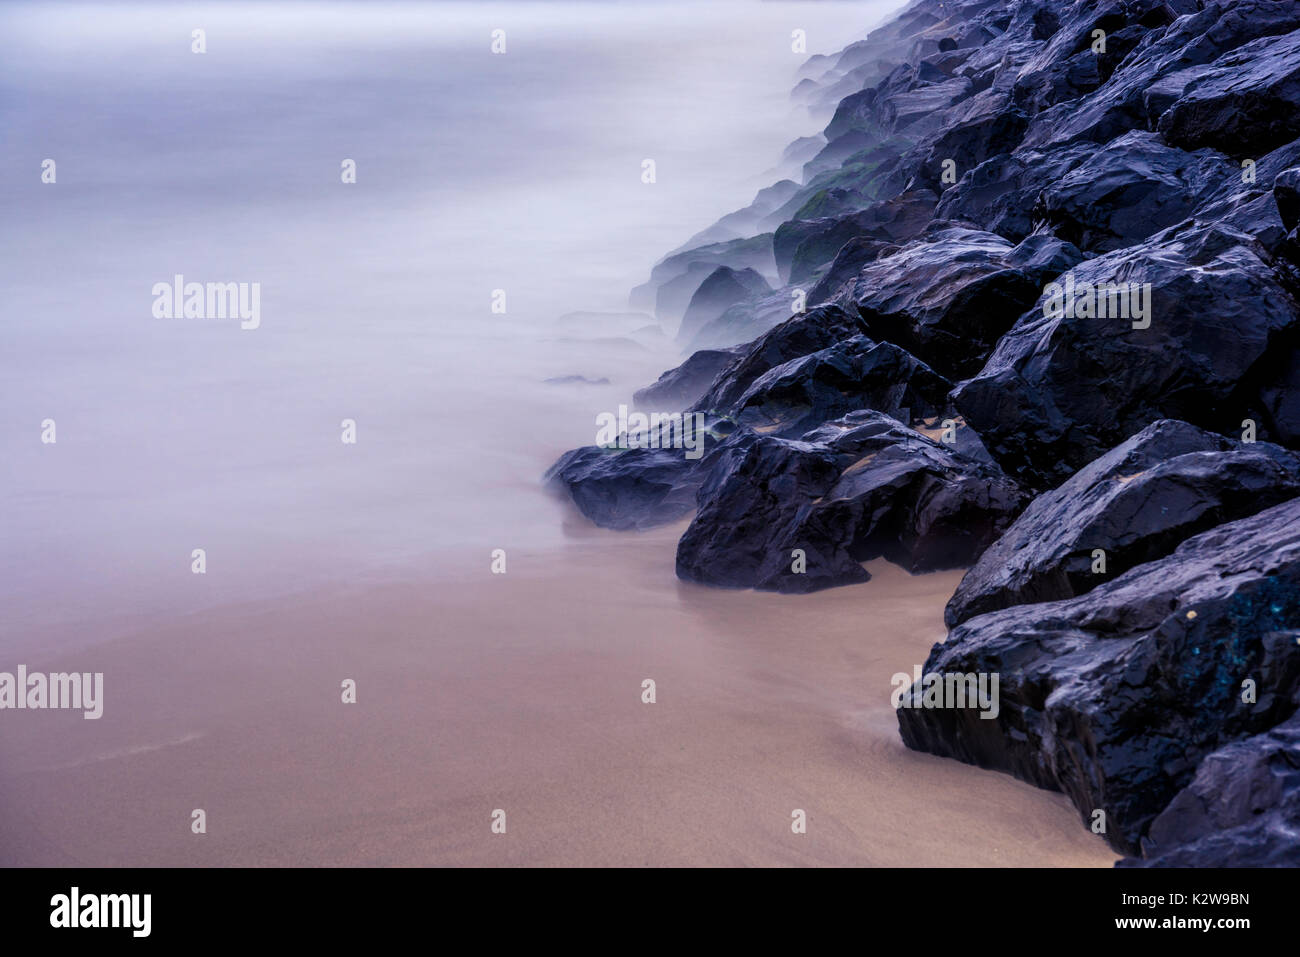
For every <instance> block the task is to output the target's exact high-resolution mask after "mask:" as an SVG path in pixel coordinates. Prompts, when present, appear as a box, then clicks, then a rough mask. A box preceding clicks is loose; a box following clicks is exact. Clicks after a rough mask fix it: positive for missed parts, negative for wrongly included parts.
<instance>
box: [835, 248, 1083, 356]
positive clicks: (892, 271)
mask: <svg viewBox="0 0 1300 957" xmlns="http://www.w3.org/2000/svg"><path fill="white" fill-rule="evenodd" d="M1081 258H1082V256H1081V254H1080V253H1079V251H1078V250H1077V249H1075V248H1074V247H1072V246H1070V245H1069V244H1067V243H1063V242H1061V241H1060V240H1058V239H1055V238H1054V237H1051V236H1033V237H1030V238H1029V239H1026V240H1025V241H1024V242H1023V243H1020V244H1019V245H1013V244H1012V243H1011V242H1009V241H1008V240H1006V239H1003V238H1002V237H1001V236H997V235H994V234H993V233H985V232H979V231H976V230H971V229H965V228H961V227H936V228H934V229H932V230H927V232H926V234H925V236H924V237H923V238H922V239H920V240H918V241H916V242H913V243H909V244H908V245H906V246H904V247H903V248H902V249H900V250H898V251H897V252H894V253H893V254H891V255H889V256H887V257H885V258H883V259H878V260H876V261H875V262H872V263H870V264H868V265H866V266H865V267H863V268H862V269H861V270H860V272H859V273H858V275H857V277H856V278H855V279H854V280H853V282H852V285H851V287H850V288H849V289H848V290H847V291H846V293H845V296H844V298H843V299H842V300H841V301H843V302H846V303H847V302H852V303H853V304H854V305H855V306H856V308H857V310H858V313H859V314H860V315H861V316H862V319H863V322H864V323H865V324H866V327H867V330H868V334H869V335H871V336H873V337H875V338H877V339H881V340H885V341H888V342H895V343H897V344H899V345H901V346H903V347H904V348H905V349H907V350H909V351H910V352H912V353H913V354H914V355H916V356H918V357H919V358H921V359H922V360H923V361H925V362H927V363H929V364H930V365H931V366H933V367H934V368H935V369H936V370H937V371H938V372H940V373H941V374H943V375H946V376H950V377H952V378H954V379H956V378H962V377H964V376H967V375H972V374H974V373H975V372H977V371H979V369H980V367H981V366H982V365H983V364H984V361H985V360H986V359H987V358H988V356H989V354H990V353H991V352H992V351H993V347H994V344H995V343H996V342H997V341H998V337H999V336H1001V335H1002V334H1003V333H1004V332H1006V330H1007V329H1009V328H1010V327H1011V326H1012V325H1013V324H1014V323H1015V321H1016V317H1018V316H1019V315H1020V314H1021V313H1022V312H1023V311H1024V310H1025V309H1026V308H1027V307H1028V306H1029V305H1030V304H1031V303H1033V302H1034V301H1035V300H1037V299H1038V297H1039V296H1040V295H1041V293H1042V290H1043V285H1044V283H1045V282H1047V281H1048V280H1049V279H1051V278H1053V277H1055V276H1057V275H1058V274H1060V273H1061V272H1064V271H1065V270H1066V269H1069V268H1070V267H1071V266H1073V265H1074V264H1075V263H1077V262H1079V261H1080V259H1081ZM832 271H833V270H832Z"/></svg>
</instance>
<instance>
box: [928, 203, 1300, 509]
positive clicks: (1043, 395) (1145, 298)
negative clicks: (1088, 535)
mask: <svg viewBox="0 0 1300 957" xmlns="http://www.w3.org/2000/svg"><path fill="white" fill-rule="evenodd" d="M1120 283H1122V284H1124V288H1125V289H1126V290H1128V292H1127V296H1126V298H1127V300H1128V309H1127V312H1128V315H1129V318H1124V316H1123V314H1121V315H1120V316H1118V317H1115V316H1114V313H1115V312H1116V311H1118V310H1116V309H1115V308H1114V307H1113V306H1112V305H1111V303H1114V302H1116V301H1118V304H1119V306H1120V307H1121V309H1122V308H1123V306H1124V298H1125V297H1124V296H1121V297H1119V298H1118V299H1116V298H1115V297H1110V295H1109V292H1108V293H1107V297H1103V298H1100V299H1098V297H1097V296H1096V295H1095V291H1096V290H1097V289H1099V288H1103V289H1113V288H1115V287H1117V286H1118V284H1120ZM1135 284H1136V285H1135ZM1061 285H1062V287H1063V288H1064V290H1065V291H1066V295H1065V296H1064V298H1063V301H1062V303H1061V306H1062V308H1061V309H1055V310H1053V309H1051V308H1050V304H1049V303H1048V298H1049V297H1047V296H1044V297H1042V300H1041V301H1040V302H1039V303H1038V304H1036V305H1035V306H1034V307H1033V308H1032V309H1030V311H1028V312H1026V313H1025V314H1024V315H1023V316H1021V317H1020V319H1019V320H1017V322H1016V324H1015V325H1014V326H1013V327H1012V328H1011V329H1010V330H1009V331H1008V332H1007V333H1006V334H1005V335H1004V336H1003V337H1002V338H1001V339H1000V340H999V342H998V345H997V348H996V349H995V350H994V352H993V355H992V356H991V357H990V358H989V360H988V363H987V364H986V365H985V366H984V368H983V369H982V370H981V371H980V373H979V374H978V375H977V376H975V377H974V378H973V379H971V380H970V381H969V382H966V383H964V384H962V385H961V386H959V387H958V389H957V390H956V392H955V393H954V396H953V399H954V402H955V403H956V406H957V408H958V409H959V410H960V411H961V412H962V414H963V415H964V416H965V417H966V419H967V421H969V422H970V423H971V425H972V426H974V428H975V429H976V430H977V431H978V432H979V433H980V435H981V436H983V437H984V439H985V443H986V444H987V445H988V448H989V451H990V452H991V453H992V454H993V456H994V458H996V459H997V460H998V461H999V462H1001V463H1002V464H1003V467H1004V468H1007V469H1008V470H1009V471H1010V472H1011V473H1012V474H1013V475H1016V476H1018V477H1019V478H1021V479H1022V480H1024V481H1025V482H1027V483H1028V484H1030V485H1032V486H1034V487H1037V488H1048V487H1051V486H1053V485H1057V484H1059V483H1060V482H1061V481H1063V480H1064V479H1065V478H1068V477H1069V475H1070V474H1071V473H1073V472H1074V471H1076V470H1077V469H1079V468H1082V467H1083V466H1084V465H1086V464H1087V463H1088V462H1090V461H1092V460H1093V459H1094V458H1096V457H1097V456H1098V455H1100V454H1102V453H1103V452H1104V451H1106V449H1108V448H1110V447H1111V446H1112V445H1114V444H1116V443H1117V442H1119V441H1122V440H1123V439H1124V438H1125V437H1127V436H1129V435H1132V434H1133V433H1134V432H1137V431H1139V430H1141V429H1142V428H1144V427H1145V426H1146V425H1147V424H1148V423H1150V422H1152V421H1154V420H1155V419H1160V418H1177V419H1182V420H1184V421H1187V422H1191V423H1193V424H1194V425H1199V426H1202V427H1204V428H1208V429H1229V428H1234V427H1237V426H1238V424H1239V423H1240V421H1241V419H1240V417H1239V416H1238V415H1237V414H1236V413H1237V412H1238V410H1239V409H1240V408H1241V407H1240V406H1236V407H1234V405H1233V402H1232V398H1233V396H1234V395H1235V394H1236V393H1237V392H1238V391H1239V389H1240V388H1241V385H1242V382H1243V380H1247V379H1248V378H1249V377H1250V375H1251V373H1252V370H1253V369H1254V367H1255V366H1256V363H1258V362H1260V360H1261V359H1263V358H1264V357H1265V356H1266V355H1267V353H1268V351H1269V348H1270V346H1271V344H1272V343H1274V342H1275V341H1277V338H1278V336H1279V334H1280V333H1281V332H1282V331H1283V330H1286V329H1287V328H1289V327H1291V326H1292V325H1294V324H1295V322H1296V317H1297V315H1300V306H1297V303H1296V300H1295V299H1294V297H1293V296H1292V293H1291V291H1290V289H1289V288H1288V282H1287V280H1286V279H1285V277H1284V276H1283V275H1282V274H1281V273H1279V272H1278V270H1277V269H1276V268H1275V261H1274V259H1273V257H1272V256H1270V255H1269V253H1268V252H1267V250H1265V249H1264V248H1263V247H1262V246H1261V245H1260V243H1258V242H1257V241H1256V240H1254V239H1253V238H1252V237H1250V236H1248V235H1246V234H1244V233H1241V232H1239V231H1237V230H1235V229H1232V228H1231V227H1226V226H1189V227H1173V228H1172V229H1170V230H1166V231H1164V232H1161V233H1158V234H1157V235H1156V236H1154V237H1152V238H1151V239H1150V240H1147V241H1146V242H1143V243H1139V244H1137V245H1135V246H1130V247H1127V248H1125V249H1121V250H1117V251H1115V252H1113V253H1107V254H1106V255H1104V256H1098V257H1097V258H1095V259H1090V260H1087V261H1086V262H1084V263H1082V264H1080V265H1078V266H1076V267H1074V268H1073V269H1072V270H1070V271H1069V272H1068V273H1067V274H1066V275H1065V277H1064V278H1063V280H1062V283H1061ZM1071 291H1077V292H1078V294H1077V296H1076V297H1071V296H1070V295H1069V293H1070V292H1071ZM1090 297H1091V300H1092V301H1091V302H1090ZM1108 298H1109V302H1108V301H1107V299H1108ZM1097 304H1100V305H1103V306H1105V308H1106V309H1107V310H1108V311H1110V312H1111V314H1112V315H1110V316H1107V317H1106V318H1098V317H1096V316H1095V312H1096V311H1097ZM1062 311H1064V312H1065V314H1064V315H1060V314H1059V313H1060V312H1062ZM1081 313H1084V314H1081ZM1135 315H1136V316H1138V317H1139V318H1137V319H1134V318H1132V316H1135ZM1143 323H1146V325H1145V326H1144V325H1143Z"/></svg>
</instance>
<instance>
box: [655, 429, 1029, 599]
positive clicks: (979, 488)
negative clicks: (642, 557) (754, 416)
mask: <svg viewBox="0 0 1300 957" xmlns="http://www.w3.org/2000/svg"><path fill="white" fill-rule="evenodd" d="M746 434H747V436H748V437H747V439H746V440H745V441H744V442H740V443H737V444H735V445H732V446H730V447H728V448H726V449H725V450H724V451H722V452H720V454H719V456H718V459H717V461H716V464H715V466H714V468H713V470H712V472H711V473H710V475H709V477H708V480H707V481H706V482H705V483H704V484H703V485H702V486H701V488H700V492H699V511H698V512H697V513H696V516H695V518H694V520H693V521H692V522H691V525H690V527H689V528H688V529H687V530H686V534H685V535H683V536H682V539H681V542H680V543H679V544H678V548H677V574H678V577H680V578H682V579H684V580H686V581H693V582H700V583H704V584H710V585H721V586H725V587H733V588H758V589H761V590H766V591H782V592H795V593H803V592H810V591H816V590H818V589H822V588H828V587H831V586H835V585H845V584H853V583H856V582H862V581H866V580H867V579H868V577H869V576H868V575H867V573H866V571H865V570H864V569H863V568H862V565H861V563H862V562H865V561H869V560H871V559H873V558H878V557H881V556H883V557H885V558H887V559H889V560H890V561H893V562H896V563H898V564H900V565H902V566H903V567H905V568H908V569H909V570H911V571H923V570H930V569H935V568H948V567H953V566H954V565H960V564H963V563H964V562H967V561H969V560H970V559H971V557H972V556H974V555H975V554H978V552H979V551H980V550H981V549H983V548H984V547H985V546H986V545H987V544H988V542H990V541H992V540H993V539H994V538H995V537H996V536H997V535H998V534H999V532H1000V531H1001V530H1002V529H1003V528H1005V527H1006V525H1007V524H1008V523H1009V522H1010V521H1011V518H1012V516H1013V515H1014V514H1015V512H1016V511H1017V510H1018V509H1019V508H1020V507H1021V505H1022V504H1023V494H1022V493H1021V492H1020V490H1019V489H1018V488H1017V487H1016V486H1015V484H1014V483H1012V482H1011V481H1009V480H1008V479H1007V478H1006V476H1004V475H1002V473H1001V472H1000V471H998V469H997V468H996V467H993V466H990V465H987V464H985V463H982V462H978V461H976V460H974V459H970V458H967V457H966V456H963V455H961V454H959V453H957V452H955V451H953V450H952V449H950V448H948V447H947V446H945V445H943V444H941V443H938V442H934V441H932V440H930V439H929V438H927V437H926V436H924V435H922V434H921V433H919V432H916V431H914V430H912V429H909V428H907V427H905V426H904V425H902V424H901V423H900V422H897V421H895V420H894V419H892V418H890V417H888V416H886V415H883V414H881V413H878V412H866V411H862V412H855V413H853V414H852V415H849V416H847V417H845V418H844V419H841V420H839V421H836V422H833V423H827V424H825V425H823V426H821V427H819V428H818V429H816V430H814V431H812V432H810V433H808V434H806V435H805V436H804V437H803V439H802V440H798V441H796V440H791V439H781V438H775V437H773V436H767V435H758V434H756V433H749V432H747V433H746ZM794 549H802V550H803V551H804V553H805V557H806V561H807V567H806V570H805V571H803V572H797V571H795V570H794V564H793V563H794V561H795V557H794V555H793V554H792V553H793V550H794Z"/></svg>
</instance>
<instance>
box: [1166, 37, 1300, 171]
mask: <svg viewBox="0 0 1300 957" xmlns="http://www.w3.org/2000/svg"><path fill="white" fill-rule="evenodd" d="M1159 129H1160V132H1161V133H1163V134H1164V136H1165V138H1166V139H1167V140H1168V141H1169V142H1170V143H1172V144H1174V145H1175V146H1182V147H1185V148H1187V149H1196V148H1198V147H1202V146H1209V147H1213V148H1214V149H1217V150H1219V151H1220V152H1223V153H1227V154H1228V155H1230V156H1238V157H1241V156H1255V155H1262V154H1264V153H1268V152H1270V151H1272V150H1274V149H1276V148H1277V147H1279V146H1281V145H1282V144H1284V143H1288V142H1290V141H1291V140H1293V139H1295V138H1296V137H1297V136H1300V30H1295V31H1292V32H1291V33H1288V34H1286V35H1285V36H1281V37H1264V38H1261V39H1259V40H1255V41H1252V42H1251V43H1248V44H1246V45H1245V46H1243V47H1241V48H1240V49H1237V50H1234V51H1232V52H1231V53H1227V54H1225V55H1223V56H1222V57H1220V58H1219V59H1217V60H1215V61H1214V64H1213V66H1212V68H1211V69H1210V70H1208V71H1206V72H1204V73H1202V74H1201V75H1199V76H1198V77H1197V78H1196V79H1195V80H1193V81H1192V82H1191V83H1190V84H1189V86H1188V88H1187V90H1186V91H1185V92H1184V94H1183V95H1182V96H1181V97H1179V98H1178V100H1177V101H1176V102H1175V103H1174V104H1173V106H1171V107H1169V109H1168V110H1166V111H1165V113H1164V114H1163V115H1162V116H1161V117H1160V122H1159Z"/></svg>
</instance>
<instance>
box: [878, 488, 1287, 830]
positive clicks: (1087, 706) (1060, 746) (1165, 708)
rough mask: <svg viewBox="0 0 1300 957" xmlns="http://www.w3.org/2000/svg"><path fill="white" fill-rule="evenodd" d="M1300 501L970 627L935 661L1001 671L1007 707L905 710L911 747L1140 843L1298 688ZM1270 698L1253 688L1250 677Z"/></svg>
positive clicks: (940, 667) (954, 669)
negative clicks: (1016, 782)
mask: <svg viewBox="0 0 1300 957" xmlns="http://www.w3.org/2000/svg"><path fill="white" fill-rule="evenodd" d="M1298 629H1300V499H1292V500H1290V501H1288V502H1285V503H1283V504H1281V505H1277V506H1274V507H1273V508H1271V509H1268V510H1266V511H1264V512H1260V513H1259V514H1257V515H1254V516H1251V517H1250V518H1244V519H1239V520H1238V521H1235V522H1231V523H1228V524H1226V525H1221V526H1219V527H1218V528H1215V529H1212V530H1211V531H1208V532H1204V533H1202V534H1200V535H1198V536H1196V537H1195V538H1192V539H1189V540H1188V541H1186V542H1184V543H1183V544H1182V545H1181V546H1179V548H1178V549H1177V550H1176V551H1175V552H1174V553H1173V554H1172V555H1170V556H1168V557H1166V558H1163V559H1160V560H1158V561H1154V562H1149V563H1147V564H1144V565H1139V566H1137V567H1136V568H1133V569H1131V570H1130V571H1128V572H1126V573H1125V574H1123V575H1121V576H1120V577H1119V578H1117V579H1115V580H1114V581H1111V582H1108V583H1106V584H1104V585H1100V586H1098V587H1097V588H1094V589H1093V590H1092V591H1090V592H1088V593H1087V594H1084V595H1081V596H1079V597H1076V598H1070V599H1066V600H1064V601H1057V602H1049V603H1046V604H1034V605H1016V606H1013V607H1010V608H1006V609H1003V610H1001V611H996V612H991V613H989V614H986V615H980V616H978V617H976V618H972V619H970V620H968V621H966V622H964V623H963V624H961V625H958V626H957V627H956V628H955V629H953V631H952V632H951V633H950V634H949V635H948V639H947V641H946V642H945V643H943V644H940V645H936V646H935V647H934V650H933V651H932V652H931V653H930V658H929V661H928V662H927V663H926V667H925V670H926V672H927V673H929V672H941V673H962V674H967V673H986V674H998V675H999V676H1000V688H999V707H998V712H997V715H996V717H995V718H993V719H991V720H990V719H986V718H982V717H980V714H979V713H978V712H976V711H974V710H971V709H966V708H925V707H917V706H913V705H917V704H919V703H920V702H919V701H918V699H917V698H916V697H915V696H916V695H917V694H919V690H920V689H919V686H918V685H914V686H913V687H912V689H911V691H910V692H909V693H907V694H905V695H904V697H903V705H904V707H900V708H899V710H898V721H899V729H900V732H901V734H902V736H903V741H904V742H905V743H906V744H907V746H908V747H911V748H914V749H916V750H920V751H929V752H931V753H934V754H940V755H945V756H948V757H953V758H957V759H958V760H961V761H966V762H968V763H971V764H978V765H979V766H981V767H986V768H993V769H996V770H1000V771H1006V772H1008V773H1010V774H1014V775H1015V776H1017V777H1019V778H1022V779H1023V780H1026V781H1029V782H1031V783H1033V784H1036V785H1038V786H1039V787H1045V788H1051V789H1054V790H1060V791H1063V792H1064V793H1065V794H1066V795H1067V796H1068V797H1069V798H1070V799H1071V800H1072V801H1073V802H1074V805H1075V807H1076V808H1078V810H1079V813H1080V816H1081V817H1082V818H1083V819H1084V820H1085V821H1087V822H1091V820H1092V817H1093V812H1094V810H1097V809H1100V810H1104V811H1105V812H1106V819H1107V832H1106V838H1107V840H1108V841H1109V842H1110V844H1111V846H1113V847H1114V848H1116V849H1117V850H1120V851H1122V852H1124V853H1126V854H1132V853H1135V852H1136V851H1137V849H1138V844H1139V841H1140V840H1141V838H1142V837H1143V836H1144V835H1145V834H1146V832H1147V829H1148V827H1149V826H1150V824H1151V822H1152V820H1153V819H1154V818H1155V816H1156V815H1157V814H1158V813H1160V812H1161V811H1162V810H1163V809H1164V808H1165V807H1166V806H1167V805H1168V804H1169V802H1170V801H1171V800H1172V799H1173V797H1174V795H1175V794H1177V792H1178V791H1179V790H1181V789H1182V788H1184V787H1185V786H1186V785H1187V784H1188V783H1189V782H1190V781H1191V780H1192V777H1193V774H1194V772H1195V770H1196V766H1197V764H1198V763H1199V762H1200V761H1201V759H1202V758H1203V757H1204V756H1205V755H1207V754H1209V753H1210V752H1211V751H1214V750H1215V749H1217V748H1220V747H1222V746H1224V745H1226V744H1228V743H1230V742H1232V741H1235V740H1239V739H1241V738H1244V737H1247V736H1249V735H1252V734H1257V733H1260V732H1262V731H1266V730H1268V729H1269V728H1272V727H1273V726H1274V725H1276V724H1278V723H1279V722H1280V721H1282V720H1283V719H1285V718H1287V717H1289V716H1290V715H1291V713H1292V712H1293V711H1294V710H1295V707H1296V701H1295V697H1296V694H1297V691H1298V690H1300V655H1297V654H1296V636H1297V634H1300V630H1298ZM1247 679H1250V680H1251V681H1253V682H1255V687H1256V689H1257V697H1256V699H1255V700H1254V702H1253V703H1247V702H1245V701H1243V697H1244V696H1243V693H1242V691H1243V682H1245V681H1246V680H1247Z"/></svg>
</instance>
